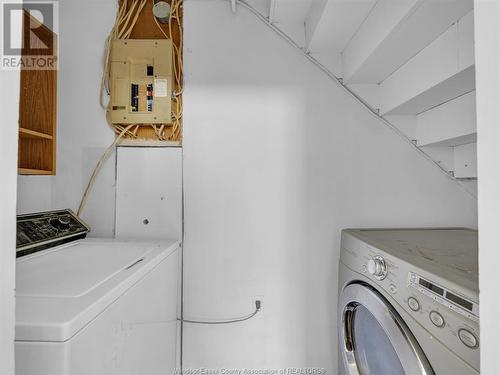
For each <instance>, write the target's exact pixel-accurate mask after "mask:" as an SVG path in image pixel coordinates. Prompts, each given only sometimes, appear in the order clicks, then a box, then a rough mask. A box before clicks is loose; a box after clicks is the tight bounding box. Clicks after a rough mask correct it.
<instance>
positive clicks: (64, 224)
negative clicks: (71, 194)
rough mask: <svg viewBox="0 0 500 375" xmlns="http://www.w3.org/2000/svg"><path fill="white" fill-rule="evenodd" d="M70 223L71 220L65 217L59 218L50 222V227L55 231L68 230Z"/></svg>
mask: <svg viewBox="0 0 500 375" xmlns="http://www.w3.org/2000/svg"><path fill="white" fill-rule="evenodd" d="M70 223H71V219H70V218H69V216H67V215H63V216H59V217H57V218H55V219H52V220H50V225H52V227H54V228H55V229H60V230H64V229H68V228H69V226H70Z"/></svg>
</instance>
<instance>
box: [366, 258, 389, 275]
mask: <svg viewBox="0 0 500 375" xmlns="http://www.w3.org/2000/svg"><path fill="white" fill-rule="evenodd" d="M367 269H368V273H370V274H371V275H373V276H375V278H376V279H378V280H383V279H385V277H386V276H387V265H386V263H385V260H384V258H382V257H380V256H376V257H374V258H372V259H370V260H369V261H368V265H367Z"/></svg>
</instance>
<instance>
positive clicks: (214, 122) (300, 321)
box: [184, 0, 476, 374]
mask: <svg viewBox="0 0 500 375" xmlns="http://www.w3.org/2000/svg"><path fill="white" fill-rule="evenodd" d="M185 32H186V41H185V43H186V45H185V52H186V55H185V69H186V92H185V112H184V115H185V133H184V184H185V185H184V186H185V243H184V245H185V246H184V257H185V258H184V261H185V291H184V298H185V300H184V302H185V306H184V314H185V317H186V318H225V317H234V316H238V315H243V314H246V313H248V312H250V311H251V310H252V307H253V306H252V299H253V296H262V298H263V307H264V310H263V312H262V314H259V315H258V316H257V317H256V318H254V319H252V320H250V321H248V322H245V323H241V324H234V325H228V326H200V325H188V324H185V326H184V333H185V338H184V366H185V367H186V368H198V367H209V368H219V367H231V368H234V367H236V368H243V367H247V368H248V367H252V368H269V367H271V368H275V367H291V366H297V367H306V366H307V367H312V366H314V367H316V366H317V367H323V368H326V369H327V370H328V371H329V372H328V374H335V373H336V368H337V365H336V348H337V345H336V334H337V332H336V326H337V322H336V292H337V277H338V274H337V261H338V256H339V244H340V236H339V235H340V230H341V229H342V228H346V227H367V226H377V227H386V226H389V227H390V226H395V227H402V226H434V225H436V226H453V225H459V226H461V225H465V226H472V227H473V226H475V223H476V203H475V199H474V198H473V197H471V196H470V195H468V194H467V193H465V192H464V191H463V190H462V189H461V188H459V187H458V186H457V185H456V184H455V183H454V182H452V181H451V180H450V179H449V178H448V177H446V176H445V175H444V174H442V173H441V172H440V171H438V169H437V168H436V167H434V166H433V165H431V164H430V163H429V162H428V161H426V160H424V159H423V158H422V157H421V156H419V155H418V154H417V153H416V152H415V151H414V150H412V148H411V147H409V146H408V144H407V143H406V142H404V141H403V140H401V139H400V138H399V137H398V136H397V135H395V134H394V133H393V132H392V131H391V130H389V129H387V128H386V127H385V126H384V125H382V124H380V123H379V122H378V121H377V120H375V119H374V118H373V117H372V116H371V115H369V114H367V112H365V111H364V110H363V109H361V107H360V106H359V105H358V104H356V103H355V102H354V101H353V100H352V99H350V98H349V97H348V96H347V95H346V94H345V93H344V92H343V91H342V90H341V89H340V88H338V87H337V86H336V85H335V84H333V83H332V82H331V81H329V80H328V79H327V78H326V77H325V75H324V74H323V73H321V72H319V71H318V70H317V69H316V68H315V67H314V66H313V65H311V64H310V63H309V62H307V60H305V59H304V58H303V57H301V55H300V54H299V53H298V52H297V51H295V50H293V49H291V48H290V47H289V46H288V45H287V44H286V43H284V42H283V41H282V40H281V39H280V38H279V37H277V36H276V35H275V34H273V33H272V32H271V31H269V30H268V29H267V28H265V27H264V26H263V25H262V24H261V23H260V22H259V21H257V20H256V19H255V18H254V17H253V16H252V15H250V14H249V13H248V12H247V11H246V10H244V9H243V8H241V7H240V8H239V10H238V12H237V14H236V15H233V14H232V13H231V11H230V7H229V5H228V4H227V3H226V2H223V1H207V0H200V1H196V0H190V1H188V2H186V4H185Z"/></svg>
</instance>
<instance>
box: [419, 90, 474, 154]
mask: <svg viewBox="0 0 500 375" xmlns="http://www.w3.org/2000/svg"><path fill="white" fill-rule="evenodd" d="M475 139H476V92H475V91H472V92H470V93H468V94H466V95H463V96H460V97H458V98H456V99H455V100H451V101H449V102H447V103H445V104H443V105H440V106H438V107H436V108H433V109H431V110H429V111H426V112H423V113H421V114H419V115H418V116H417V140H418V145H419V146H426V145H447V146H454V145H460V144H464V143H470V142H473V141H475Z"/></svg>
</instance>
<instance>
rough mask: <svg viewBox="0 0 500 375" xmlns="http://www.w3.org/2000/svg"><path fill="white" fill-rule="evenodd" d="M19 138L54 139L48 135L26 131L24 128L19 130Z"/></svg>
mask: <svg viewBox="0 0 500 375" xmlns="http://www.w3.org/2000/svg"><path fill="white" fill-rule="evenodd" d="M19 136H20V137H21V138H33V139H39V138H41V139H50V140H52V139H54V137H53V136H51V135H50V134H45V133H41V132H37V131H35V130H31V129H26V128H19Z"/></svg>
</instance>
